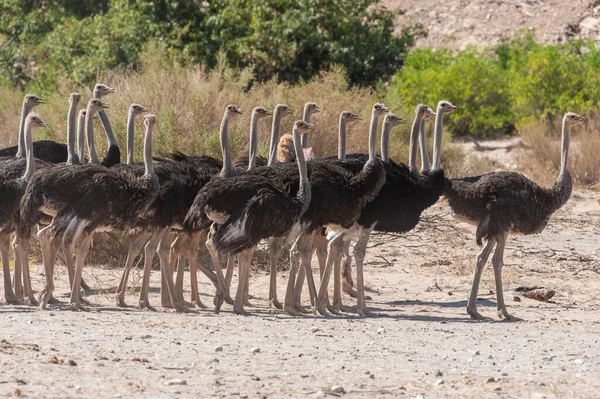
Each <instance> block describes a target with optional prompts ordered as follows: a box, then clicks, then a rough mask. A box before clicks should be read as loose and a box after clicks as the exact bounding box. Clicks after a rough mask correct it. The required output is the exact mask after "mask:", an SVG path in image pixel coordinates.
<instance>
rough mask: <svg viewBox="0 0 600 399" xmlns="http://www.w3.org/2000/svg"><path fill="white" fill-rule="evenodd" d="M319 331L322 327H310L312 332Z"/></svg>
mask: <svg viewBox="0 0 600 399" xmlns="http://www.w3.org/2000/svg"><path fill="white" fill-rule="evenodd" d="M319 331H321V329H320V328H319V327H311V328H310V332H311V333H316V332H319Z"/></svg>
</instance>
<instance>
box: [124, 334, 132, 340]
mask: <svg viewBox="0 0 600 399" xmlns="http://www.w3.org/2000/svg"><path fill="white" fill-rule="evenodd" d="M132 339H133V337H132V336H131V335H128V336H126V337H125V341H131V340H132Z"/></svg>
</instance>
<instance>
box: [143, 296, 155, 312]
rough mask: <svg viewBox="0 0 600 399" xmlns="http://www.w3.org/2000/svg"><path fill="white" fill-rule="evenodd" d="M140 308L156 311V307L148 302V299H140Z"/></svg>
mask: <svg viewBox="0 0 600 399" xmlns="http://www.w3.org/2000/svg"><path fill="white" fill-rule="evenodd" d="M140 309H142V310H144V309H145V310H149V311H151V312H156V308H155V307H154V306H152V305H150V302H148V301H147V300H143V299H142V300H140Z"/></svg>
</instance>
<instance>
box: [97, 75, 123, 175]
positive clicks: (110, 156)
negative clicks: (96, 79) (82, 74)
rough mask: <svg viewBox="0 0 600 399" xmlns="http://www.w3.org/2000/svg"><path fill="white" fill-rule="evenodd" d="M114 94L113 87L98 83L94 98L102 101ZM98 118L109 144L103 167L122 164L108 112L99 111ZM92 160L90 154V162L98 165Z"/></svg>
mask: <svg viewBox="0 0 600 399" xmlns="http://www.w3.org/2000/svg"><path fill="white" fill-rule="evenodd" d="M114 92H115V89H113V88H112V87H109V86H107V85H105V84H103V83H96V85H95V86H94V90H93V92H92V96H93V97H94V98H98V99H102V98H103V97H105V96H107V95H109V94H112V93H114ZM98 117H99V118H100V121H101V122H102V127H104V132H105V133H106V141H107V144H108V149H107V151H106V155H105V156H104V159H103V160H102V163H101V164H102V166H106V167H111V166H113V165H116V164H118V163H121V151H120V149H119V145H118V144H117V139H116V138H115V134H114V133H113V130H112V127H111V125H110V121H109V120H108V116H107V115H106V112H105V111H104V110H100V111H98ZM91 158H92V154H90V162H91V163H96V160H94V161H92V159H91Z"/></svg>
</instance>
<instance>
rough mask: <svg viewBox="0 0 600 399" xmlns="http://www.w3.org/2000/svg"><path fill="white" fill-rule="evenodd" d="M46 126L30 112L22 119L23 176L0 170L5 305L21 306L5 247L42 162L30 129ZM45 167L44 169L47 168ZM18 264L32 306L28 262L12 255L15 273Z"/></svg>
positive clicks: (0, 242)
mask: <svg viewBox="0 0 600 399" xmlns="http://www.w3.org/2000/svg"><path fill="white" fill-rule="evenodd" d="M45 126H46V124H45V123H44V122H43V121H42V119H40V117H39V116H37V115H36V114H35V113H33V112H31V113H29V115H28V116H27V118H25V125H24V133H25V134H24V136H25V137H24V138H25V150H26V163H27V165H26V168H25V171H24V173H23V175H22V176H20V177H17V178H15V177H11V176H10V175H7V174H5V173H3V171H1V170H0V198H2V207H0V251H1V253H2V269H3V274H4V298H5V300H6V303H10V304H22V303H23V302H22V301H21V299H19V295H15V293H14V292H13V289H12V286H11V282H10V268H9V265H8V248H9V236H10V234H11V233H12V232H13V231H14V228H15V222H16V221H17V220H18V218H17V217H16V215H18V214H19V202H20V200H21V197H22V196H23V193H24V192H25V187H26V185H27V182H28V181H29V179H30V178H31V176H32V175H33V174H34V173H35V169H36V163H37V164H38V165H39V164H40V162H41V161H39V160H38V161H37V162H36V160H35V159H34V157H33V140H32V130H33V128H39V127H45ZM47 165H48V164H46V165H45V166H47ZM17 265H20V266H22V267H23V276H24V278H25V296H26V297H27V298H28V301H29V302H30V303H31V304H36V300H35V298H34V297H33V292H32V290H31V282H30V281H29V269H28V264H27V259H22V258H20V257H18V256H17V255H16V254H15V274H16V273H20V270H19V268H17ZM15 280H16V281H20V276H19V277H17V276H15Z"/></svg>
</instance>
